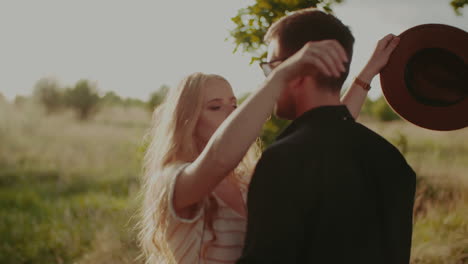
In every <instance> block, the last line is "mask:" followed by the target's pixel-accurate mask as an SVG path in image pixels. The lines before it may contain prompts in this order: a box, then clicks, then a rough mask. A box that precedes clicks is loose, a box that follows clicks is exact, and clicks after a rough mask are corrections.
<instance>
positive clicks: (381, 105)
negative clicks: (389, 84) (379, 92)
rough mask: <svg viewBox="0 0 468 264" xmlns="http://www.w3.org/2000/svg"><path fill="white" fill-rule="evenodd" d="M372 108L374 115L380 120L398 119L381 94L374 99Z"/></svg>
mask: <svg viewBox="0 0 468 264" xmlns="http://www.w3.org/2000/svg"><path fill="white" fill-rule="evenodd" d="M372 108H373V113H374V116H375V117H377V118H378V119H379V120H381V121H393V120H398V119H400V116H398V115H397V114H396V113H395V112H393V110H392V108H390V106H389V105H388V103H387V101H385V98H384V97H383V96H381V97H380V98H379V99H377V101H375V103H374V105H373V106H372Z"/></svg>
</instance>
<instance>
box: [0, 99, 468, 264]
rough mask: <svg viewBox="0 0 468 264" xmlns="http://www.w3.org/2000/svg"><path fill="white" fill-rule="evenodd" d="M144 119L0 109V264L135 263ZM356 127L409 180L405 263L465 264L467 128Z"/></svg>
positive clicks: (141, 114) (124, 113)
mask: <svg viewBox="0 0 468 264" xmlns="http://www.w3.org/2000/svg"><path fill="white" fill-rule="evenodd" d="M149 121H150V114H149V113H148V112H147V111H146V110H145V109H141V108H138V107H127V108H125V107H107V108H104V109H102V110H101V111H100V112H99V113H98V114H97V115H96V116H95V117H94V118H93V119H92V120H90V121H87V122H79V121H76V120H75V118H74V116H73V113H72V112H62V113H59V114H55V115H52V116H45V115H44V114H43V111H41V110H40V108H38V107H37V106H34V105H32V104H24V105H22V106H21V107H19V106H14V105H12V104H9V103H6V102H0V237H1V240H0V263H2V264H3V263H5V264H7V263H101V264H102V263H116V264H119V263H140V261H138V260H136V259H135V258H136V256H137V255H138V248H137V246H136V241H135V234H136V233H135V230H134V229H133V226H134V223H135V217H134V216H135V209H136V207H137V204H138V199H137V198H136V194H137V192H138V186H139V179H138V177H139V174H140V160H141V156H142V147H141V145H142V137H143V135H144V134H145V132H146V130H147V128H148V125H149ZM360 121H362V122H363V123H364V124H366V125H367V126H368V127H370V128H371V129H373V130H375V131H377V132H378V133H380V134H382V135H383V136H384V137H386V138H387V139H389V140H390V141H391V142H392V143H394V144H395V145H396V146H398V147H399V148H400V150H401V151H402V152H403V153H404V154H405V156H406V157H407V159H408V161H409V162H410V164H411V165H412V167H413V168H414V169H415V170H416V171H417V173H418V186H417V197H416V206H415V214H416V218H415V226H414V236H413V240H414V241H413V249H412V263H451V264H452V263H453V264H460V263H468V223H467V219H468V129H464V130H459V131H452V132H444V133H442V132H434V131H429V130H424V129H421V128H418V127H416V126H414V125H411V124H408V123H406V122H403V121H394V122H391V123H381V122H376V121H374V120H371V119H366V118H362V120H360Z"/></svg>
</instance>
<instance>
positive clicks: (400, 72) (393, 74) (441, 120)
mask: <svg viewBox="0 0 468 264" xmlns="http://www.w3.org/2000/svg"><path fill="white" fill-rule="evenodd" d="M399 37H400V43H399V44H398V46H397V47H396V48H395V50H394V51H393V53H392V55H391V57H390V58H389V60H388V63H387V65H386V66H385V68H384V69H383V70H382V72H381V73H380V82H381V86H382V91H383V94H384V96H385V99H386V100H387V102H388V103H389V105H390V106H391V107H392V108H393V110H394V111H395V112H397V113H398V114H399V115H400V116H401V117H403V118H404V119H406V120H408V121H409V122H411V123H413V124H415V125H418V126H420V127H424V128H427V129H432V130H455V129H461V128H464V127H466V126H468V33H467V32H466V31H463V30H461V29H458V28H455V27H452V26H447V25H442V24H425V25H419V26H416V27H413V28H410V29H408V30H406V31H405V32H403V33H401V35H400V36H399Z"/></svg>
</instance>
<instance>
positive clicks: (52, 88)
mask: <svg viewBox="0 0 468 264" xmlns="http://www.w3.org/2000/svg"><path fill="white" fill-rule="evenodd" d="M33 98H34V99H35V100H36V101H38V102H39V103H40V104H42V105H43V106H44V107H45V109H46V112H47V114H51V113H53V112H57V111H58V110H59V109H60V108H61V107H63V91H62V89H60V86H59V84H58V82H57V80H55V79H53V78H42V79H40V80H39V81H37V83H36V84H35V86H34V91H33Z"/></svg>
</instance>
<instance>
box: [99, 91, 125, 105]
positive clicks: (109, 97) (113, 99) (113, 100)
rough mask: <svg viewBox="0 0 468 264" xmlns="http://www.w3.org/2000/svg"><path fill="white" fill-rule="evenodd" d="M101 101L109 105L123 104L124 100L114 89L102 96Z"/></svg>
mask: <svg viewBox="0 0 468 264" xmlns="http://www.w3.org/2000/svg"><path fill="white" fill-rule="evenodd" d="M101 102H102V103H104V104H108V105H116V104H122V102H123V100H122V98H121V97H120V96H118V95H117V94H116V93H115V92H114V91H109V92H107V93H106V94H104V96H103V97H102V98H101Z"/></svg>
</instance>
